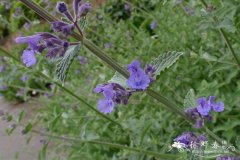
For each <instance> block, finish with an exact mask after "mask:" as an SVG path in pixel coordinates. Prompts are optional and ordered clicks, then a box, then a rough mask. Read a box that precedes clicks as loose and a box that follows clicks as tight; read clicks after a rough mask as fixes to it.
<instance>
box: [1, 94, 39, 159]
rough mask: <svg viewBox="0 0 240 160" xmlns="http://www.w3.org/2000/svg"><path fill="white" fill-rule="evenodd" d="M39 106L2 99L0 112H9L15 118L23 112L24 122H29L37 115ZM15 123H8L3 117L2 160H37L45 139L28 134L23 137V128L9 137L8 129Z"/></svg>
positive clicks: (17, 129)
mask: <svg viewBox="0 0 240 160" xmlns="http://www.w3.org/2000/svg"><path fill="white" fill-rule="evenodd" d="M37 107H38V106H37V105H36V104H35V103H23V104H17V105H16V104H11V103H7V102H5V101H4V100H3V99H2V98H1V97H0V111H4V113H6V112H8V113H10V114H11V115H13V116H14V117H15V118H16V117H18V114H19V113H20V112H21V111H24V112H25V116H24V118H23V121H25V122H26V121H27V120H29V119H30V118H31V117H32V116H34V115H35V113H36V109H34V108H37ZM12 124H13V122H7V121H6V120H3V119H2V117H1V120H0V160H14V159H18V160H37V159H38V152H39V150H40V149H41V147H42V144H41V143H40V140H41V139H43V138H42V137H41V136H40V135H36V134H34V135H33V134H27V135H22V134H21V131H22V128H19V127H17V128H16V130H15V131H14V132H13V133H12V134H11V135H7V133H6V129H7V128H9V126H11V125H12ZM29 137H31V141H30V142H29V144H27V139H28V138H29Z"/></svg>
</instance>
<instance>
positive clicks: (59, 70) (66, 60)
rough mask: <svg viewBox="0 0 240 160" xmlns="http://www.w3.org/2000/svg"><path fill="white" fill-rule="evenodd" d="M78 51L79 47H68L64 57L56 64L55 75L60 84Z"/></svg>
mask: <svg viewBox="0 0 240 160" xmlns="http://www.w3.org/2000/svg"><path fill="white" fill-rule="evenodd" d="M79 49H80V45H75V46H70V47H69V48H68V50H67V51H66V53H65V54H64V56H63V57H62V58H61V59H60V60H59V62H58V63H57V66H56V75H57V78H58V79H59V80H60V81H61V82H64V80H65V78H66V76H67V72H68V69H69V67H70V65H71V64H72V61H73V59H74V57H75V55H76V53H77V52H78V51H79Z"/></svg>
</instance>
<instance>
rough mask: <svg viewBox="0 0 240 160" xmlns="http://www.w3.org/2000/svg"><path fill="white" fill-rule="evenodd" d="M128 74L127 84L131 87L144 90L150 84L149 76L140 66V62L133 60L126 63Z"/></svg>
mask: <svg viewBox="0 0 240 160" xmlns="http://www.w3.org/2000/svg"><path fill="white" fill-rule="evenodd" d="M128 72H129V73H130V76H129V78H128V80H127V85H128V86H129V87H130V88H132V89H139V90H145V89H146V88H147V87H148V86H149V84H150V78H149V76H148V75H147V74H146V73H145V72H144V70H143V69H142V68H141V67H140V62H139V61H137V60H134V61H133V62H132V63H131V64H129V65H128Z"/></svg>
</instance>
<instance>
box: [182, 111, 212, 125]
mask: <svg viewBox="0 0 240 160" xmlns="http://www.w3.org/2000/svg"><path fill="white" fill-rule="evenodd" d="M185 113H186V114H187V116H189V117H190V118H191V119H193V120H195V125H194V127H195V128H202V127H203V126H204V123H205V121H206V120H209V121H211V120H212V117H211V116H210V115H207V116H202V115H201V114H200V113H199V112H198V110H197V108H188V109H186V110H185Z"/></svg>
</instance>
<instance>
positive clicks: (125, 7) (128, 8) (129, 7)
mask: <svg viewBox="0 0 240 160" xmlns="http://www.w3.org/2000/svg"><path fill="white" fill-rule="evenodd" d="M124 10H125V11H130V10H131V6H130V5H129V4H128V3H125V4H124Z"/></svg>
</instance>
